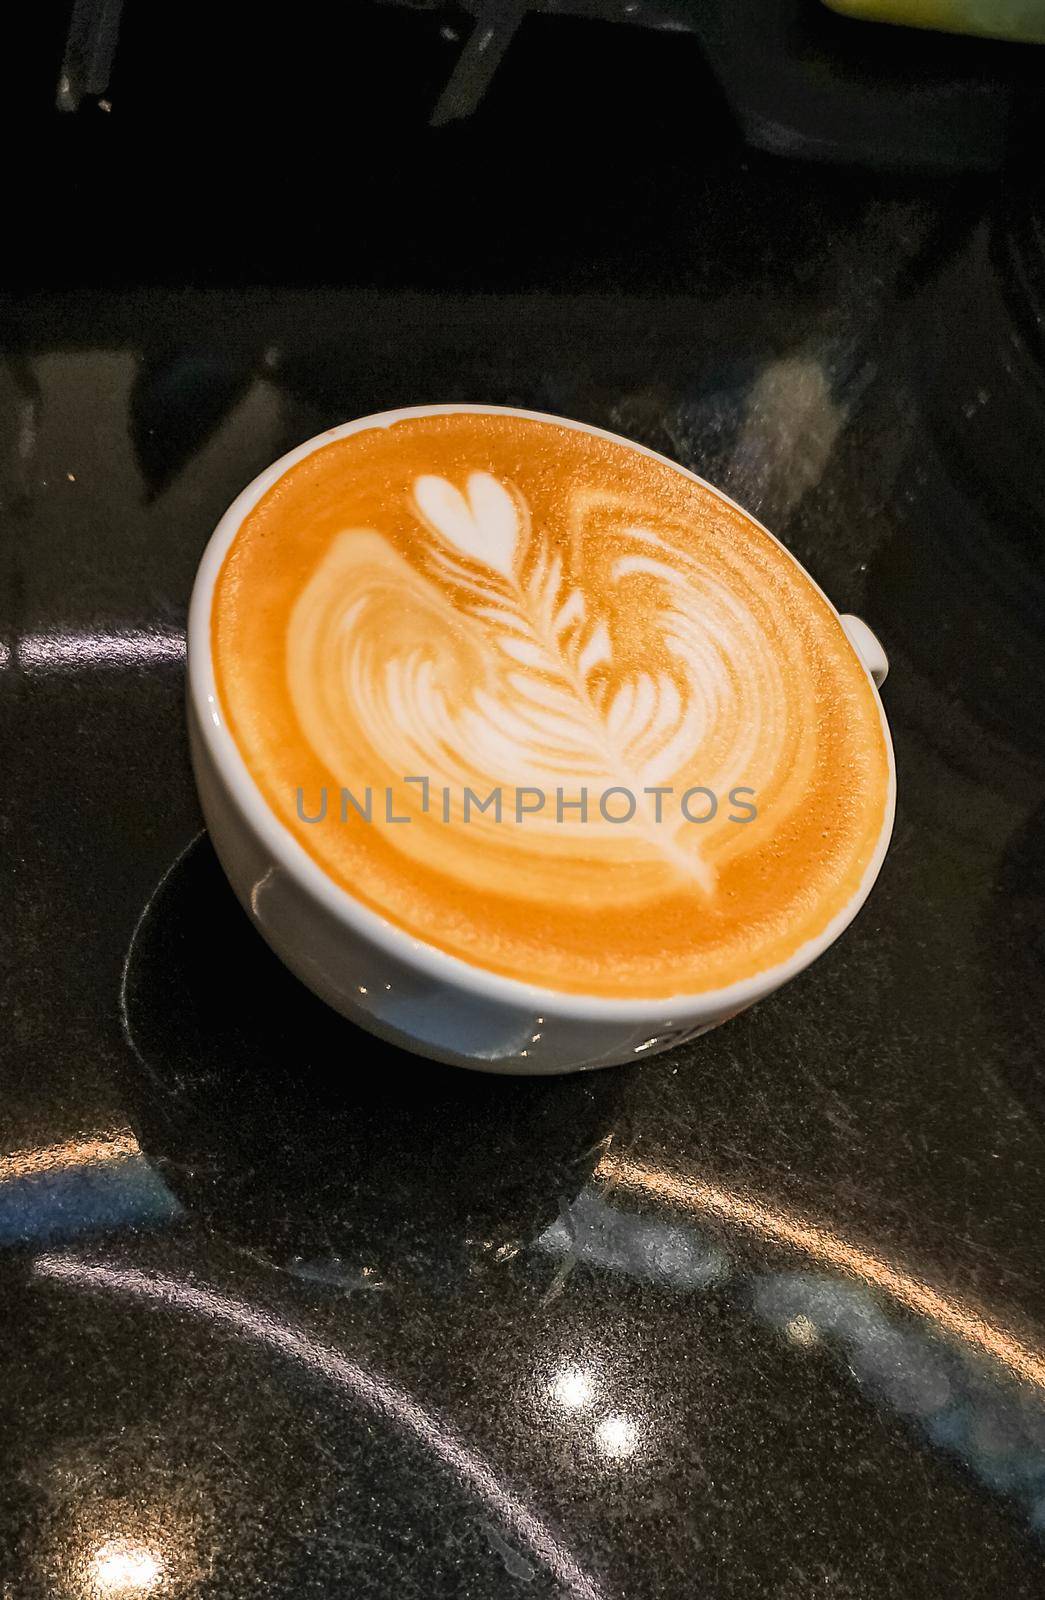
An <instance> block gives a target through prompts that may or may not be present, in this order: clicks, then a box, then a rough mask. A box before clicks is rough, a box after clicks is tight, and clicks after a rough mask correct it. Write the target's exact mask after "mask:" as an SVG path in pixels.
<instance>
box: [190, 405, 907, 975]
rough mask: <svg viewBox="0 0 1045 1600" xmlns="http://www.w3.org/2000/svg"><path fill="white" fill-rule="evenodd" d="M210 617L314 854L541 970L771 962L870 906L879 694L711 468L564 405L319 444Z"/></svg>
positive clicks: (262, 748)
mask: <svg viewBox="0 0 1045 1600" xmlns="http://www.w3.org/2000/svg"><path fill="white" fill-rule="evenodd" d="M212 638H213V649H214V659H215V667H216V673H217V683H218V693H219V698H220V701H221V705H222V708H223V710H224V714H225V717H226V720H227V722H228V725H229V727H230V729H231V732H232V734H233V737H234V738H235V740H236V743H237V745H238V746H239V749H240V751H241V753H242V755H243V759H244V761H245V762H246V765H247V767H248V768H249V770H250V772H251V774H252V775H253V777H254V780H255V781H256V783H257V785H258V787H259V788H260V790H261V792H262V794H263V795H264V797H265V799H266V800H267V802H268V804H269V805H270V806H271V808H272V810H273V811H274V812H275V814H276V816H277V817H278V818H279V819H280V821H281V822H282V823H283V824H284V825H285V826H286V828H288V829H289V830H290V832H291V833H292V834H293V836H294V837H295V839H297V840H298V842H299V843H300V844H301V845H302V846H303V848H304V849H305V850H306V851H307V852H308V854H309V855H310V856H311V857H312V859H313V860H314V861H316V862H317V863H318V864H319V866H320V867H322V868H323V870H324V871H325V872H326V873H327V874H329V876H330V877H331V878H332V879H333V880H334V881H335V882H336V883H338V884H340V885H342V886H343V887H344V888H345V889H347V890H348V891H349V892H350V893H351V894H352V895H353V896H355V897H356V898H357V899H358V900H360V901H361V902H363V904H365V905H367V906H369V907H370V908H372V909H373V910H374V911H376V912H379V913H380V914H381V915H382V916H384V917H386V918H387V919H388V920H389V921H391V922H392V923H394V924H396V925H397V926H398V927H400V928H402V929H404V930H405V931H406V932H407V933H409V934H411V935H414V936H416V937H418V938H420V939H423V940H425V941H427V942H428V943H429V944H432V945H434V946H436V947H438V948H439V949H441V950H444V951H447V952H449V953H450V954H452V955H454V956H458V957H460V958H461V959H463V960H464V961H467V962H471V963H473V964H474V965H476V966H479V967H483V968H486V969H488V970H491V971H493V972H497V973H502V974H506V975H508V976H510V977H513V978H519V979H522V980H524V981H528V982H531V983H537V984H540V985H543V986H545V987H548V988H552V989H557V990H564V991H568V992H573V993H581V994H592V995H615V996H620V997H629V996H631V997H636V998H639V997H657V996H667V995H674V994H683V993H686V994H688V993H697V992H701V991H704V990H708V989H717V988H720V987H722V986H724V985H726V984H728V983H731V982H733V981H735V980H737V979H740V978H746V977H750V976H752V975H754V974H755V973H757V972H759V971H761V970H763V969H765V968H768V967H772V966H776V965H777V964H778V963H780V962H782V961H784V960H786V959H787V958H788V957H789V956H791V955H792V954H793V953H794V952H795V951H796V950H797V949H798V948H799V946H800V945H802V944H804V943H805V942H806V941H807V940H809V939H812V938H814V937H815V936H816V935H817V934H819V933H820V932H822V930H823V929H824V928H825V927H826V926H827V924H828V923H829V922H830V921H831V920H832V918H834V917H835V916H836V915H837V914H838V913H839V912H840V911H841V910H842V909H843V908H844V907H845V905H846V902H847V901H848V900H849V899H850V897H851V896H852V894H853V893H854V891H855V890H856V889H857V888H858V886H859V884H860V882H861V879H862V877H863V875H864V872H865V870H866V868H867V866H868V864H869V862H870V860H871V858H872V856H873V854H874V852H875V848H876V845H877V842H878V839H879V836H880V833H881V830H882V826H883V822H884V818H885V811H886V805H887V798H888V791H889V761H888V754H887V747H886V740H885V735H884V733H883V729H882V723H881V718H880V714H879V709H878V705H877V702H876V699H875V695H874V693H873V690H872V688H871V685H870V683H869V681H868V678H867V676H866V674H865V672H864V670H863V668H862V667H861V665H860V664H859V662H858V660H857V658H856V656H855V655H854V653H853V651H852V649H851V647H850V645H849V643H848V641H847V640H846V637H845V635H844V633H843V631H842V629H841V626H840V625H839V623H838V620H837V618H836V617H835V615H834V613H833V612H832V611H831V609H830V607H829V606H828V605H827V604H826V603H825V602H824V600H823V599H822V598H821V596H820V595H819V593H818V592H817V591H816V589H815V588H813V586H812V585H811V584H810V582H809V580H808V579H807V578H806V577H805V576H804V575H803V573H802V572H801V571H800V570H799V568H798V567H797V566H796V565H795V563H794V562H793V561H792V560H791V558H790V557H789V556H788V555H787V553H786V552H785V551H784V550H782V549H781V548H780V547H779V546H778V545H777V544H776V543H775V542H774V541H773V540H772V539H770V538H769V537H768V536H767V535H766V534H765V533H764V532H763V531H762V530H761V529H759V528H758V527H757V526H756V525H755V524H754V523H753V522H751V521H750V519H749V518H748V517H746V516H745V515H744V514H743V513H742V512H740V511H738V510H737V509H736V508H735V507H734V506H732V505H730V504H728V503H727V502H726V501H724V500H723V499H721V498H720V497H719V496H718V495H717V494H715V493H714V492H713V491H712V490H711V489H708V488H706V487H705V486H703V485H702V484H698V483H694V482H693V481H692V480H691V479H689V478H687V477H685V476H684V475H683V474H682V473H681V472H678V471H676V470H675V469H673V468H672V467H670V466H669V465H668V464H667V463H665V462H662V461H658V460H654V459H652V458H650V457H649V456H646V455H643V454H641V453H640V452H639V451H637V450H634V449H631V448H629V447H628V446H627V445H626V444H624V443H621V442H618V441H615V440H610V439H602V438H598V437H596V436H594V435H592V434H588V433H585V432H583V431H580V430H577V429H573V428H567V427H563V426H560V425H558V424H556V423H553V422H543V421H537V420H532V419H526V418H519V417H513V416H508V415H498V414H491V413H486V414H483V413H456V414H450V415H444V416H426V417H409V418H406V419H404V420H401V421H399V422H396V423H394V424H391V425H388V426H375V427H372V428H368V429H365V430H363V431H361V432H359V433H356V434H353V435H351V436H350V437H348V438H345V439H342V440H337V441H334V442H332V443H330V444H328V445H325V446H322V447H320V448H318V449H316V450H315V451H313V453H312V454H311V455H309V456H308V457H307V458H306V459H305V460H303V461H301V462H299V463H298V464H297V465H296V466H293V467H291V468H290V469H289V470H288V471H287V472H286V473H285V474H284V476H283V477H281V478H280V479H279V481H278V482H277V483H276V485H275V486H274V487H273V488H272V489H270V490H269V492H268V493H267V494H266V495H265V496H264V498H263V499H262V500H261V501H260V502H259V504H258V505H257V506H256V507H255V508H254V509H253V510H252V511H251V512H250V513H249V514H248V515H247V517H246V518H245V519H244V521H243V524H242V526H241V527H240V529H239V531H238V532H237V534H236V536H235V538H234V539H233V541H232V544H231V546H230V548H229V551H228V554H227V556H226V558H225V562H224V565H223V567H222V569H221V572H220V575H219V578H218V582H217V585H216V589H215V594H214V605H213V613H212ZM408 779H410V780H413V781H410V782H408V781H407V780H408ZM393 819H400V820H393Z"/></svg>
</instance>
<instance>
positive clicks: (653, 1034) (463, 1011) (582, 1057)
mask: <svg viewBox="0 0 1045 1600" xmlns="http://www.w3.org/2000/svg"><path fill="white" fill-rule="evenodd" d="M453 412H465V413H472V414H475V413H492V414H495V415H507V416H515V417H521V418H528V419H531V420H535V421H543V422H555V423H558V424H559V425H560V426H563V427H567V428H576V429H579V430H580V431H582V432H585V433H591V434H594V435H596V436H597V437H599V438H605V439H617V442H619V443H621V444H624V445H627V446H628V448H629V449H632V450H637V451H639V452H640V454H643V455H648V456H655V459H657V460H660V461H664V462H665V464H666V465H667V466H670V467H671V468H672V470H673V471H676V472H680V473H682V475H683V476H684V477H687V478H690V479H693V480H694V481H696V482H700V483H703V482H704V480H703V479H699V478H696V475H695V474H694V473H691V472H686V471H685V469H684V468H682V467H679V466H678V465H677V464H676V463H675V462H672V461H667V459H666V458H665V457H663V456H656V454H655V452H654V451H651V450H646V449H644V448H643V447H642V446H640V445H635V444H632V443H631V441H630V440H627V439H619V438H618V436H617V435H614V434H610V433H606V432H605V431H604V430H602V429H600V428H591V427H588V426H587V425H586V424H582V423H577V422H571V421H569V420H567V419H566V418H562V417H550V416H545V415H543V414H542V413H539V412H533V411H520V410H517V409H515V408H514V407H506V406H483V405H449V406H415V407H409V408H406V409H404V410H400V411H390V412H383V413H381V414H380V415H378V416H372V417H363V418H360V419H359V420H358V421H356V422H350V423H346V424H345V425H344V426H343V427H339V428H332V429H330V430H329V431H328V432H326V433H323V434H320V435H319V436H318V437H316V438H314V439H310V440H308V441H307V442H306V443H305V444H303V445H300V446H299V447H298V448H297V449H296V450H292V451H291V452H290V453H289V454H288V455H285V456H283V457H282V459H281V460H279V461H277V462H275V464H274V465H273V466H271V467H269V468H267V470H266V471H265V472H263V473H261V474H260V476H259V477H257V478H255V480H254V482H253V483H251V484H250V485H249V486H248V487H247V488H246V489H244V491H243V493H242V494H241V495H239V496H238V497H237V499H236V500H235V501H234V502H233V504H232V505H231V506H230V507H229V509H228V511H227V512H226V513H225V515H224V517H223V518H222V519H221V521H220V523H219V524H218V526H217V528H216V530H215V532H214V534H213V536H212V538H211V540H210V542H209V544H208V545H207V548H206V550H205V551H204V554H203V559H202V561H201V563H200V567H199V571H198V573H197V575H196V582H195V585H194V587H193V592H192V601H191V604H190V608H189V641H188V718H189V738H190V747H191V751H192V762H193V768H194V771H195V775H196V784H197V788H198V790H199V796H200V803H201V805H202V808H203V815H204V818H205V820H206V823H207V828H208V830H209V833H210V837H211V840H212V842H213V845H214V848H215V850H216V852H217V855H218V858H219V860H220V861H221V864H222V867H223V868H224V871H225V873H226V875H227V877H228V879H229V882H230V883H231V885H232V887H233V889H234V890H235V892H236V894H237V896H238V898H239V900H240V902H241V904H242V905H243V907H244V909H245V910H246V912H247V914H248V915H249V916H250V918H251V920H252V921H253V922H254V923H255V925H256V927H257V928H258V929H259V931H260V932H261V934H262V935H263V936H264V938H265V939H266V940H267V942H268V943H269V945H271V947H272V949H273V950H274V951H275V952H276V954H277V955H278V956H279V957H280V958H281V959H282V960H283V961H284V962H285V963H286V965H287V966H288V967H289V968H290V969H291V970H292V971H293V972H295V973H296V974H297V976H298V977H299V978H300V979H301V980H302V981H303V982H304V983H305V984H307V985H308V987H309V988H310V989H311V990H313V992H314V993H315V994H317V995H318V996H319V997H320V998H321V999H322V1000H325V1001H326V1002H327V1003H328V1004H329V1005H331V1006H333V1007H334V1009H335V1010H336V1011H339V1012H340V1013H341V1014H342V1015H343V1016H345V1017H347V1018H349V1020H350V1021H352V1022H355V1023H358V1024H359V1025H360V1026H362V1027H364V1028H366V1029H368V1030H369V1031H370V1032H371V1033H374V1034H377V1035H378V1036H379V1037H381V1038H384V1039H387V1040H389V1041H391V1042H392V1043H393V1044H396V1045H399V1046H401V1047H402V1048H403V1049H406V1050H411V1051H413V1052H415V1053H416V1054H418V1055H422V1056H428V1057H431V1058H432V1059H434V1060H437V1061H445V1062H451V1063H454V1064H456V1065H460V1066H467V1067H474V1068H478V1069H480V1070H483V1071H487V1072H509V1073H556V1072H570V1071H578V1070H582V1069H585V1068H591V1067H604V1066H611V1065H614V1064H616V1063H619V1062H624V1061H631V1060H641V1059H642V1058H643V1057H644V1056H647V1055H653V1054H655V1053H656V1052H658V1051H660V1050H665V1049H668V1048H669V1047H670V1046H672V1045H675V1044H678V1043H680V1042H681V1041H682V1040H683V1039H689V1038H692V1037H693V1036H694V1035H696V1034H698V1033H704V1032H706V1031H707V1030H708V1029H710V1028H714V1027H716V1026H718V1024H719V1023H722V1022H725V1021H727V1020H728V1019H729V1018H730V1017H733V1016H735V1015H736V1014H737V1012H739V1011H743V1010H744V1009H745V1008H746V1007H747V1006H749V1005H752V1004H754V1002H755V1001H756V1000H761V999H762V998H763V997H764V996H766V995H768V994H770V993H772V991H773V990H774V989H778V988H779V987H780V986H781V984H784V983H787V982H788V980H789V979H791V978H793V977H795V976H796V975H797V974H798V973H799V972H801V971H802V970H803V969H804V968H805V967H807V966H808V965H809V964H810V962H811V961H814V960H815V959H816V957H817V956H818V955H820V954H821V953H822V952H823V951H824V950H826V949H827V947H828V946H829V945H830V944H832V943H833V942H834V940H835V939H836V938H837V937H838V935H839V934H840V933H841V932H842V931H843V929H844V928H845V927H846V926H847V925H848V924H849V922H851V921H852V919H853V917H854V916H855V915H856V913H857V912H858V911H859V909H860V907H861V905H862V904H863V902H864V900H865V899H866V897H867V895H868V893H869V891H870V889H871V886H872V884H873V883H874V880H875V878H876V877H877V876H878V872H879V869H880V867H881V864H882V861H883V859H884V857H885V852H886V849H887V847H888V844H889V838H890V835H891V833H892V826H893V812H894V805H895V787H896V783H895V768H894V763H893V752H892V742H891V740H890V737H889V728H888V724H887V722H886V718H885V713H884V711H883V710H882V706H881V701H880V700H879V701H878V709H879V714H880V716H881V720H882V729H883V733H884V737H885V741H886V747H887V750H888V757H889V792H888V796H887V800H886V807H885V815H884V818H883V823H882V830H881V834H880V837H879V840H878V844H877V847H876V849H875V852H874V856H873V858H872V860H871V862H870V863H869V865H868V868H867V871H866V873H865V874H864V878H863V880H862V882H861V884H860V886H859V888H858V889H857V890H856V892H855V894H854V895H853V896H852V898H851V899H850V900H849V902H848V903H847V905H846V906H845V907H844V908H843V910H842V911H841V912H840V913H839V914H838V915H837V916H836V917H835V918H834V919H833V921H832V922H831V923H830V924H829V925H828V926H827V927H826V928H825V929H824V930H823V932H822V933H821V934H820V935H819V936H818V937H817V938H816V939H813V940H810V941H809V942H808V943H807V944H805V945H803V946H802V947H801V948H800V949H798V950H797V951H796V952H795V953H794V955H793V956H792V957H791V958H790V959H789V960H788V961H786V962H783V963H781V964H780V965H778V966H775V967H772V968H768V969H767V970H766V971H765V972H762V973H759V974H757V975H756V976H755V977H752V978H747V979H745V980H744V981H743V982H740V983H734V984H730V985H729V986H728V987H726V988H722V989H717V990H714V991H709V992H707V993H704V994H696V995H693V994H690V995H677V996H673V997H672V998H670V999H666V1000H635V999H626V998H621V999H609V998H603V997H600V996H587V995H579V994H565V993H559V992H557V991H554V990H551V989H544V988H540V987H538V986H535V985H530V984H525V983H520V982H518V981H516V980H515V979H512V978H506V977H502V976H501V975H499V974H497V973H493V972H487V971H485V970H484V969H483V968H480V967H476V966H473V965H471V964H470V963H468V962H464V961H461V960H459V959H457V958H456V957H454V956H450V955H447V954H446V953H445V952H443V951H441V950H439V949H437V948H436V947H435V946H433V945H429V944H426V943H425V942H424V941H423V940H420V939H417V938H414V937H413V936H412V935H410V934H408V933H405V932H404V931H403V930H402V929H400V928H397V927H396V926H395V925H394V924H392V923H391V922H389V921H387V920H386V919H385V918H384V917H381V916H379V915H378V914H377V913H376V912H374V911H371V910H370V909H369V907H367V906H365V905H363V904H362V902H360V901H358V900H355V899H354V898H353V897H352V896H351V895H350V894H349V893H348V892H347V891H346V890H344V889H342V888H340V887H339V886H338V885H337V884H335V883H334V882H333V880H332V879H331V878H329V877H328V876H327V875H326V873H325V872H323V870H322V868H321V867H319V866H318V865H317V863H316V862H315V861H313V859H312V858H311V856H309V854H308V853H307V851H305V850H304V849H303V848H302V846H301V845H300V844H299V843H298V842H297V840H296V839H295V838H294V837H293V835H292V834H291V833H290V831H289V830H288V829H287V828H286V827H284V825H283V823H282V822H280V821H279V819H278V818H277V816H276V815H275V813H274V812H273V811H272V810H271V808H270V807H269V805H268V803H267V801H266V800H265V799H264V797H263V795H262V793H261V790H260V789H259V788H258V786H257V784H256V783H255V782H254V779H253V778H252V777H251V775H250V772H249V770H248V768H247V766H246V763H245V762H244V760H243V757H242V756H241V754H240V751H239V748H238V746H237V745H236V742H235V740H234V739H233V736H232V733H231V731H230V729H229V727H228V724H227V722H226V720H225V715H224V711H223V709H222V706H221V703H220V700H219V697H218V692H217V684H216V680H215V674H214V663H213V657H212V652H211V608H212V603H213V596H214V586H215V583H216V581H217V577H218V574H219V572H220V569H221V565H222V562H223V561H224V558H225V555H226V552H227V551H228V548H229V546H230V544H231V543H232V541H233V539H234V537H235V535H236V533H237V532H238V530H239V527H240V525H241V523H242V522H243V519H244V518H245V516H246V515H247V514H248V513H249V512H250V511H251V510H252V509H253V507H254V506H255V505H256V504H257V503H258V501H259V500H260V499H261V498H262V497H263V495H265V494H266V493H267V492H268V490H269V489H270V488H271V487H272V486H273V484H274V483H275V482H276V481H277V480H278V479H279V478H280V477H282V476H283V474H284V473H285V472H286V471H287V470H288V468H290V467H292V466H294V465H295V464H296V463H297V462H299V461H302V460H303V459H304V458H305V457H306V456H308V455H310V454H311V453H312V451H314V450H317V449H320V448H322V447H323V446H324V445H327V444H330V443H331V442H332V441H334V440H336V439H344V438H347V437H349V436H350V435H351V434H353V433H358V432H360V431H361V430H363V429H366V428H374V427H388V426H390V425H391V424H393V423H395V422H398V421H400V420H401V419H403V418H406V417H419V416H436V415H445V414H447V413H453ZM706 487H708V488H710V489H711V490H712V492H713V493H715V494H716V495H719V498H721V499H722V500H724V501H726V500H727V497H726V496H725V495H721V494H720V492H719V491H718V490H716V489H714V487H713V485H706ZM727 503H730V504H732V503H733V502H727ZM740 509H743V508H740ZM744 515H748V513H746V512H745V513H744ZM752 520H753V519H752ZM770 537H772V535H770ZM796 565H797V563H796ZM807 576H808V575H807ZM809 581H810V582H811V583H812V579H810V580H809ZM814 587H816V585H814ZM825 598H826V597H825ZM836 615H837V613H836ZM839 621H840V623H841V625H842V627H843V629H844V631H845V633H846V636H847V637H848V638H849V640H850V643H851V645H852V647H853V649H854V651H855V652H856V654H857V655H858V659H859V660H860V661H861V662H862V663H863V665H864V668H865V670H866V671H867V672H868V676H869V677H870V678H871V679H872V683H874V682H875V680H877V682H881V680H882V678H884V675H885V670H886V663H885V657H884V655H883V654H882V651H881V647H880V646H879V645H878V644H877V641H876V640H875V638H874V635H873V634H872V633H871V632H870V630H869V629H868V628H867V627H866V625H865V624H863V623H861V622H860V621H859V619H857V618H850V617H845V618H840V619H839ZM874 692H875V695H876V698H877V687H875V691H874Z"/></svg>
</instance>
